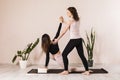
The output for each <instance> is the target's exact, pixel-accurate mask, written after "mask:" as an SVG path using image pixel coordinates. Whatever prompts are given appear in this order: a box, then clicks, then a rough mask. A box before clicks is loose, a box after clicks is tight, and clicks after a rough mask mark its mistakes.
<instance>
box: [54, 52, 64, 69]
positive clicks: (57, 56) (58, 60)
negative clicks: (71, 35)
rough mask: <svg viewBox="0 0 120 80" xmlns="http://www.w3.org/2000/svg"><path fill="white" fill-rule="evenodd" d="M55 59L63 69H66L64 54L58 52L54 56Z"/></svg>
mask: <svg viewBox="0 0 120 80" xmlns="http://www.w3.org/2000/svg"><path fill="white" fill-rule="evenodd" d="M54 58H55V61H56V62H57V63H58V64H59V65H60V66H61V67H62V68H64V64H63V58H62V54H61V53H60V52H58V53H57V54H55V55H54Z"/></svg>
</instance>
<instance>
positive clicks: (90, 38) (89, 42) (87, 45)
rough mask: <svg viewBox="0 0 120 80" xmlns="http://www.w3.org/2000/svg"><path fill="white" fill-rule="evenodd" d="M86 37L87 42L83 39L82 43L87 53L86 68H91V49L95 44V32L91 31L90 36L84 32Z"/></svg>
mask: <svg viewBox="0 0 120 80" xmlns="http://www.w3.org/2000/svg"><path fill="white" fill-rule="evenodd" d="M86 37H87V41H86V42H85V41H84V39H83V43H84V45H85V48H86V50H87V53H88V66H89V67H92V66H93V48H94V44H95V31H93V29H91V33H90V35H88V33H87V32H86Z"/></svg>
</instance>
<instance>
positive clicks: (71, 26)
mask: <svg viewBox="0 0 120 80" xmlns="http://www.w3.org/2000/svg"><path fill="white" fill-rule="evenodd" d="M67 16H68V17H69V18H70V19H69V21H68V22H66V27H65V28H64V30H63V31H62V32H61V35H60V36H59V37H57V38H56V39H55V41H54V44H55V43H57V42H58V41H59V40H60V39H61V37H62V36H63V35H64V34H65V33H66V32H67V30H70V40H69V42H68V44H67V45H66V47H65V49H64V51H63V53H62V57H63V63H64V71H63V72H61V73H60V74H62V75H67V74H69V71H68V58H67V56H68V54H69V53H70V52H71V51H72V50H73V48H74V47H76V49H77V52H78V55H79V57H80V58H81V60H82V63H83V65H84V67H85V72H84V73H83V74H85V75H89V74H90V73H89V69H88V63H87V60H86V58H85V56H84V51H83V45H82V38H81V37H80V33H79V26H80V20H79V16H78V13H77V10H76V8H75V7H69V8H68V9H67Z"/></svg>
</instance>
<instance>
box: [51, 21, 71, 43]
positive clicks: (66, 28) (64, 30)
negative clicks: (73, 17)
mask: <svg viewBox="0 0 120 80" xmlns="http://www.w3.org/2000/svg"><path fill="white" fill-rule="evenodd" d="M70 25H71V22H70V21H69V22H68V23H67V25H66V26H65V28H64V29H63V31H62V32H61V34H60V36H59V37H58V38H57V39H55V41H54V42H53V43H57V42H58V41H59V40H60V39H61V38H62V37H63V35H64V34H65V33H66V32H67V30H68V29H69V28H70Z"/></svg>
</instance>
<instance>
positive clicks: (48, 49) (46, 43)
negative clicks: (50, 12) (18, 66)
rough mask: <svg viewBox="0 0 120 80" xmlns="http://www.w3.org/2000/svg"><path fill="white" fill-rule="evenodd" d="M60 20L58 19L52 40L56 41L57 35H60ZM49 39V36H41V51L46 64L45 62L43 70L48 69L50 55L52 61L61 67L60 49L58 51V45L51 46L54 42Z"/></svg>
mask: <svg viewBox="0 0 120 80" xmlns="http://www.w3.org/2000/svg"><path fill="white" fill-rule="evenodd" d="M62 20H63V18H62V17H60V24H59V28H58V31H57V33H56V36H55V37H54V39H56V38H57V37H58V36H59V34H60V30H61V27H62ZM54 39H53V40H51V39H50V36H49V35H48V34H44V35H42V45H41V47H42V50H43V51H44V52H45V53H46V62H45V68H47V67H48V64H49V60H50V53H51V54H52V56H53V59H54V60H55V61H57V63H58V64H59V65H60V66H61V67H63V59H62V55H61V53H60V49H59V45H58V43H57V44H53V43H52V42H53V41H54Z"/></svg>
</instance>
